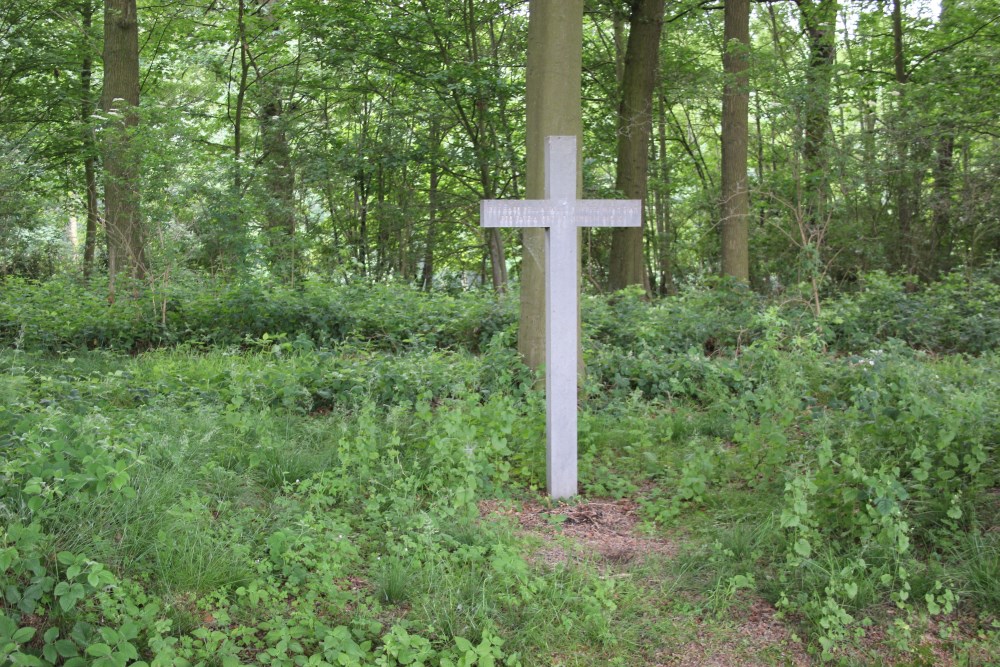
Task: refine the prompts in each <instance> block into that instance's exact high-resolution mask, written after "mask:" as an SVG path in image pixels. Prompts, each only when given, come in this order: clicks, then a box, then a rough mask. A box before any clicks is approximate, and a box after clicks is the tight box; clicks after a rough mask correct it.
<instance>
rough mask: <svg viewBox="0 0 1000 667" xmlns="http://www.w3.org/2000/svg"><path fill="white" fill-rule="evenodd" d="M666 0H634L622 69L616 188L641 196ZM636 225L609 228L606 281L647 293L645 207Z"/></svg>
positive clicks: (645, 180) (645, 178) (645, 184)
mask: <svg viewBox="0 0 1000 667" xmlns="http://www.w3.org/2000/svg"><path fill="white" fill-rule="evenodd" d="M664 4H665V3H664V0H633V2H632V7H631V14H630V16H629V24H630V29H629V35H628V46H627V47H626V49H625V68H624V70H623V74H622V97H621V103H620V105H619V110H618V156H617V164H616V166H617V168H616V175H615V189H616V190H618V191H619V192H621V193H622V194H624V195H625V198H626V199H641V200H643V201H644V202H645V199H646V195H647V192H648V177H649V173H648V172H649V137H650V134H651V130H652V124H653V89H654V87H655V84H656V68H657V64H658V63H659V55H660V35H661V34H662V32H663V7H664ZM642 211H643V213H642V217H643V224H642V226H640V227H622V228H616V229H614V230H612V232H611V266H610V271H609V276H608V283H609V284H608V286H609V287H610V289H612V290H618V289H622V288H623V287H626V286H628V285H642V286H643V288H644V289H645V290H646V292H647V293H649V291H650V290H649V276H648V274H647V273H646V269H645V264H644V261H643V235H644V232H645V218H646V207H645V206H643V208H642Z"/></svg>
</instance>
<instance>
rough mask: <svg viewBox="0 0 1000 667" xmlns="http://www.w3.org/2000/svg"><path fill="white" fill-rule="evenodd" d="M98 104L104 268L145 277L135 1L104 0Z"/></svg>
mask: <svg viewBox="0 0 1000 667" xmlns="http://www.w3.org/2000/svg"><path fill="white" fill-rule="evenodd" d="M101 102H102V105H101V106H102V108H103V109H104V111H105V112H107V113H108V114H109V115H110V116H111V117H112V119H113V120H112V121H111V124H110V126H109V127H108V131H107V132H106V133H105V136H106V143H105V147H104V148H105V153H104V168H105V172H106V179H105V183H104V203H105V207H106V209H107V213H106V215H105V221H106V228H105V230H106V233H107V238H108V272H109V274H110V276H111V280H112V282H111V295H110V298H111V299H114V289H115V287H114V285H115V283H114V278H115V276H116V275H117V274H118V273H119V272H121V271H125V270H127V271H128V272H129V273H130V274H131V276H132V277H134V278H137V279H141V278H144V277H145V275H146V270H147V266H146V254H145V234H144V232H143V229H142V222H141V220H140V217H139V215H140V214H139V162H140V160H139V156H138V154H137V149H136V147H135V146H134V145H133V143H132V134H133V133H134V131H135V128H136V127H137V126H138V125H139V114H138V113H137V108H138V106H139V24H138V18H137V15H136V6H135V0H105V3H104V92H103V95H102V100H101Z"/></svg>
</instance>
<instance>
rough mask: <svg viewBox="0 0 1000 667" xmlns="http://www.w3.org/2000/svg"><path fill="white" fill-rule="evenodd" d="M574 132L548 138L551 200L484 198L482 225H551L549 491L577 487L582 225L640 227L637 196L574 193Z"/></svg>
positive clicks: (571, 492)
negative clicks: (602, 198)
mask: <svg viewBox="0 0 1000 667" xmlns="http://www.w3.org/2000/svg"><path fill="white" fill-rule="evenodd" d="M576 182H577V173H576V137H547V138H546V140H545V199H534V200H525V201H496V200H489V201H483V202H481V206H480V214H481V218H482V226H483V227H544V228H545V424H546V456H545V460H546V470H547V481H548V490H549V495H550V496H551V497H552V498H568V497H570V496H575V495H576V486H577V448H576V440H577V373H578V371H577V350H578V347H579V341H578V330H577V322H578V321H579V316H578V312H579V296H578V290H579V270H580V251H579V241H578V237H577V229H578V228H580V227H638V226H640V225H641V224H642V202H641V201H639V200H637V199H636V200H607V201H600V200H594V201H585V200H579V199H577V198H576Z"/></svg>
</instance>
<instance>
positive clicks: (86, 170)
mask: <svg viewBox="0 0 1000 667" xmlns="http://www.w3.org/2000/svg"><path fill="white" fill-rule="evenodd" d="M80 11H81V14H82V17H83V35H84V49H85V50H84V55H83V63H82V64H81V67H80V123H81V125H82V126H83V152H84V158H83V174H84V184H85V187H86V195H87V235H86V238H85V239H84V242H83V277H84V278H90V274H91V273H92V272H93V270H94V254H95V251H96V250H97V224H98V221H99V219H100V211H99V209H98V203H97V159H96V157H95V156H96V154H97V146H96V143H97V141H96V138H95V137H94V129H93V127H92V125H91V122H92V120H91V117H92V116H93V114H94V100H93V90H92V81H93V78H92V77H93V64H94V63H93V60H94V59H93V57H92V56H91V51H90V47H91V43H90V36H91V35H90V31H91V29H92V28H93V25H94V3H93V0H83V2H82V3H81V5H80Z"/></svg>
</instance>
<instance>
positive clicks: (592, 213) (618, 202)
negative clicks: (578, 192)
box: [573, 199, 642, 227]
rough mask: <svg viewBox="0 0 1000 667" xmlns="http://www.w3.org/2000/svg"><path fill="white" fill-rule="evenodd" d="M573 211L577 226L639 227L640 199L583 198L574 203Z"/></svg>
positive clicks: (640, 215)
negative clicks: (574, 208)
mask: <svg viewBox="0 0 1000 667" xmlns="http://www.w3.org/2000/svg"><path fill="white" fill-rule="evenodd" d="M574 213H575V215H574V216H573V220H574V221H575V222H576V226H577V227H639V226H640V225H642V200H639V199H584V200H582V201H578V202H577V203H576V210H575V211H574Z"/></svg>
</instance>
